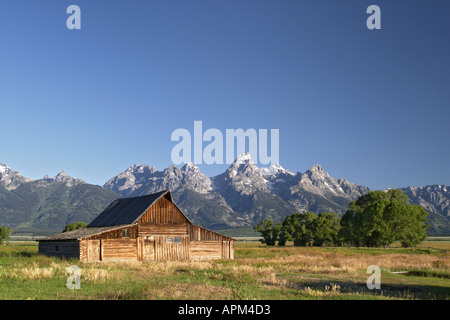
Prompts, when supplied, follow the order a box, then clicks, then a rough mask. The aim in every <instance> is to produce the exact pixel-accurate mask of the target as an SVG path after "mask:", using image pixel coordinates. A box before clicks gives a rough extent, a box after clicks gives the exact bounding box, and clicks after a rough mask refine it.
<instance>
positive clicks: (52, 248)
mask: <svg viewBox="0 0 450 320" xmlns="http://www.w3.org/2000/svg"><path fill="white" fill-rule="evenodd" d="M38 252H39V253H41V254H45V255H47V256H55V257H61V258H77V259H79V258H80V242H79V241H77V240H73V241H39V247H38Z"/></svg>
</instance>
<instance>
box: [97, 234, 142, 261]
mask: <svg viewBox="0 0 450 320" xmlns="http://www.w3.org/2000/svg"><path fill="white" fill-rule="evenodd" d="M101 259H102V261H133V260H137V241H136V239H103V240H101Z"/></svg>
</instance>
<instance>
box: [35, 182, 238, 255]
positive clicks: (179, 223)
mask: <svg viewBox="0 0 450 320" xmlns="http://www.w3.org/2000/svg"><path fill="white" fill-rule="evenodd" d="M39 253H41V254H44V255H48V256H59V257H68V258H69V257H70V258H77V259H80V260H81V261H84V262H96V261H130V260H139V261H165V260H205V259H234V239H233V238H230V237H228V236H225V235H222V234H219V233H217V232H214V231H211V230H208V229H205V228H203V227H200V226H196V225H194V224H193V223H192V222H191V221H190V220H189V219H188V218H187V217H186V215H185V214H184V213H183V212H182V211H181V210H180V209H179V208H178V207H177V205H176V204H175V203H174V202H173V199H172V194H171V193H170V191H169V190H165V191H162V192H158V193H154V194H150V195H146V196H141V197H134V198H122V199H117V200H115V201H114V202H113V203H111V204H110V205H109V206H108V207H107V208H106V209H105V210H104V211H103V212H102V213H100V214H99V215H98V216H97V217H96V218H95V219H94V220H93V221H92V222H91V223H90V224H89V225H88V226H87V227H86V228H82V229H77V230H73V231H68V232H64V233H60V234H56V235H52V236H49V237H46V238H42V239H40V240H39Z"/></svg>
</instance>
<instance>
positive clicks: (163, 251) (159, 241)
mask: <svg viewBox="0 0 450 320" xmlns="http://www.w3.org/2000/svg"><path fill="white" fill-rule="evenodd" d="M177 237H178V238H179V242H175V241H174V238H175V237H174V236H171V235H170V236H168V235H161V236H154V255H155V260H156V261H174V260H189V258H190V256H189V253H190V251H189V238H188V236H187V235H181V236H177ZM168 238H171V241H170V242H169V241H168Z"/></svg>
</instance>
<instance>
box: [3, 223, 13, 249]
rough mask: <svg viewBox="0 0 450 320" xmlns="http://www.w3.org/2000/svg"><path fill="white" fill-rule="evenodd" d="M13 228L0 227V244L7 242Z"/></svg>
mask: <svg viewBox="0 0 450 320" xmlns="http://www.w3.org/2000/svg"><path fill="white" fill-rule="evenodd" d="M12 233H13V229H12V228H10V227H0V245H1V244H3V243H5V242H6V244H9V240H10V239H11V235H12Z"/></svg>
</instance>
